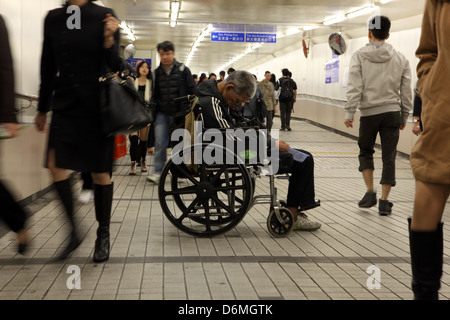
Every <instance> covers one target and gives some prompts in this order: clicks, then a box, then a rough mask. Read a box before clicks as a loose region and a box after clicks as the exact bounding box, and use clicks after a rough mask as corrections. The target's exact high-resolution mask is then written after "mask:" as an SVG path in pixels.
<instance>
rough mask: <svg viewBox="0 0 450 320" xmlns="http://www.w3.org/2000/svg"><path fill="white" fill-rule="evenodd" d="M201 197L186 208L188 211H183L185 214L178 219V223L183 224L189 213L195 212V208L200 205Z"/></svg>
mask: <svg viewBox="0 0 450 320" xmlns="http://www.w3.org/2000/svg"><path fill="white" fill-rule="evenodd" d="M198 200H199V196H197V197H195V199H194V200H193V201H192V203H191V204H190V205H189V207H187V208H186V210H184V211H183V214H182V215H181V216H180V217H179V218H178V219H177V220H178V223H181V222H182V221H183V220H184V219H185V218H186V217H187V216H188V214H189V213H191V212H193V210H194V208H195V206H196V205H197V204H198V202H199V201H198Z"/></svg>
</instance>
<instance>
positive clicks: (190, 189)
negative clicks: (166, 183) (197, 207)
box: [165, 186, 197, 196]
mask: <svg viewBox="0 0 450 320" xmlns="http://www.w3.org/2000/svg"><path fill="white" fill-rule="evenodd" d="M195 193H197V187H195V186H188V187H184V188H180V189H175V190H172V191H165V195H166V196H171V195H176V194H195Z"/></svg>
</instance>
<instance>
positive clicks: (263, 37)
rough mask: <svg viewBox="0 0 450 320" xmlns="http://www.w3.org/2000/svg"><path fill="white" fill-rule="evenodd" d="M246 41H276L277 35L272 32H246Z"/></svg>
mask: <svg viewBox="0 0 450 320" xmlns="http://www.w3.org/2000/svg"><path fill="white" fill-rule="evenodd" d="M245 42H264V43H276V42H277V35H276V34H272V33H246V34H245Z"/></svg>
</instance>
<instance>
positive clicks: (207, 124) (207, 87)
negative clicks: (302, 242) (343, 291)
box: [196, 71, 321, 231]
mask: <svg viewBox="0 0 450 320" xmlns="http://www.w3.org/2000/svg"><path fill="white" fill-rule="evenodd" d="M255 92H256V80H255V78H254V76H253V75H252V74H251V73H249V72H247V71H235V72H233V73H231V74H230V75H229V76H228V77H227V78H226V79H225V80H224V81H221V82H217V81H215V80H207V81H205V82H203V83H201V84H200V85H198V86H197V88H196V95H197V97H198V98H199V104H200V106H201V108H202V112H201V114H202V121H203V126H204V128H205V129H211V128H222V129H226V128H238V127H240V126H242V125H243V124H245V123H248V122H247V121H246V119H243V118H242V116H240V115H239V114H238V112H236V107H237V106H238V105H240V104H241V103H244V102H246V101H247V100H248V99H250V98H251V97H253V95H254V94H255ZM260 125H262V124H261V123H260ZM271 140H272V141H271V145H272V146H273V145H276V147H278V150H279V166H278V168H279V169H278V172H276V173H277V174H286V173H290V174H291V176H290V178H289V187H288V194H287V201H286V207H287V208H288V209H289V210H290V211H291V212H292V214H293V216H294V219H295V220H294V226H293V229H295V230H304V231H314V230H317V229H319V228H320V227H321V224H320V223H318V222H313V221H311V220H309V219H308V217H307V216H306V214H305V213H304V212H303V211H305V210H308V209H312V208H315V207H317V206H318V205H320V202H319V201H316V200H315V192H314V160H313V157H312V155H311V153H309V152H307V151H304V150H298V151H301V152H302V153H303V155H304V157H306V158H304V159H302V160H303V161H301V160H300V161H297V160H294V157H293V154H292V153H293V152H296V150H295V149H291V148H290V147H289V145H288V144H287V143H286V142H284V141H283V140H273V139H271Z"/></svg>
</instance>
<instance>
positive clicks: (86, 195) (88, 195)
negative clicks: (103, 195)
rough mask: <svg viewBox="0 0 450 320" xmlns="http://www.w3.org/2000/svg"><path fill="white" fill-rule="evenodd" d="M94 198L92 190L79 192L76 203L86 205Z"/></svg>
mask: <svg viewBox="0 0 450 320" xmlns="http://www.w3.org/2000/svg"><path fill="white" fill-rule="evenodd" d="M93 196H94V191H92V190H81V193H80V196H79V197H78V201H79V202H81V203H83V204H86V203H88V202H89V200H91V199H92V197H93Z"/></svg>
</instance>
